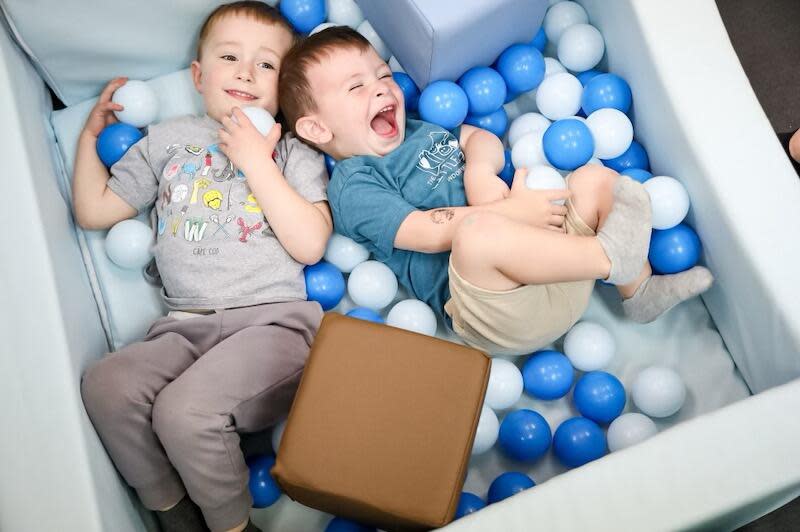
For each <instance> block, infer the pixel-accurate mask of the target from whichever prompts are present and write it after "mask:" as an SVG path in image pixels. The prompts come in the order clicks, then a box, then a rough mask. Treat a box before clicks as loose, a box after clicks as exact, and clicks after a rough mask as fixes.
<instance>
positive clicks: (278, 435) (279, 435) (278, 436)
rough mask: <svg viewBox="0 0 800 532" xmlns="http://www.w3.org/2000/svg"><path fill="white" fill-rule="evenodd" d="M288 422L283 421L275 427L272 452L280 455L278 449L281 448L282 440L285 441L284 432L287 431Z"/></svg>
mask: <svg viewBox="0 0 800 532" xmlns="http://www.w3.org/2000/svg"><path fill="white" fill-rule="evenodd" d="M286 421H287V420H285V419H284V420H283V421H281V422H280V423H278V424H277V425H275V426H274V427H272V438H271V441H272V452H274V453H275V454H278V449H279V448H280V446H281V440H282V439H283V431H284V430H286Z"/></svg>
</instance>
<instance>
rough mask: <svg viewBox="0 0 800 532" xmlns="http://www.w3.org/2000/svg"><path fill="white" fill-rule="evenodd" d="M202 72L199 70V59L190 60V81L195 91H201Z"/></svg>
mask: <svg viewBox="0 0 800 532" xmlns="http://www.w3.org/2000/svg"><path fill="white" fill-rule="evenodd" d="M201 74H202V72H201V71H200V62H199V61H192V82H194V88H195V89H197V92H199V93H201V94H202V93H203V89H202V85H201V84H200V77H201Z"/></svg>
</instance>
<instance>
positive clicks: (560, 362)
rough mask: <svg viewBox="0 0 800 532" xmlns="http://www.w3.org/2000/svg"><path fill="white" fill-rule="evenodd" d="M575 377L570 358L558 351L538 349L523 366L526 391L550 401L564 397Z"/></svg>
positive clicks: (523, 380)
mask: <svg viewBox="0 0 800 532" xmlns="http://www.w3.org/2000/svg"><path fill="white" fill-rule="evenodd" d="M574 378H575V370H574V369H573V367H572V364H571V363H570V361H569V358H567V356H566V355H565V354H564V353H559V352H558V351H551V350H546V351H537V352H535V353H534V354H532V355H531V356H530V357H529V358H528V360H526V361H525V364H524V365H523V366H522V382H523V385H524V386H525V391H526V392H527V393H528V394H529V395H532V396H533V397H535V398H537V399H544V400H546V401H550V400H553V399H558V398H560V397H564V396H565V395H567V392H569V389H570V388H572V381H573V379H574Z"/></svg>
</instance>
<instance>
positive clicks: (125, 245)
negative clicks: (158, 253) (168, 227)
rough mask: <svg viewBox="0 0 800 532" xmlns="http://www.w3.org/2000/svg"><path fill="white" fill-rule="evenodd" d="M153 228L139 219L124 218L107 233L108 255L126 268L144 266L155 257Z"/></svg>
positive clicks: (115, 262) (114, 261)
mask: <svg viewBox="0 0 800 532" xmlns="http://www.w3.org/2000/svg"><path fill="white" fill-rule="evenodd" d="M152 247H153V230H152V229H151V228H150V226H149V225H147V224H145V223H142V222H140V221H139V220H134V219H130V220H123V221H121V222H118V223H116V224H115V225H114V227H112V228H111V229H110V230H109V231H108V234H106V240H105V248H106V255H108V258H109V259H111V262H113V263H114V264H116V265H117V266H119V267H120V268H126V269H132V270H135V269H139V268H144V267H145V266H146V265H147V263H148V262H150V259H151V258H153V251H152Z"/></svg>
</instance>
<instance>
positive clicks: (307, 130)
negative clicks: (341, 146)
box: [294, 115, 333, 146]
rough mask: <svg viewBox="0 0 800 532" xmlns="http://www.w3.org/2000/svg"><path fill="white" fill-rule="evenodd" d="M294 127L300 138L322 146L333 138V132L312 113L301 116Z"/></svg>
mask: <svg viewBox="0 0 800 532" xmlns="http://www.w3.org/2000/svg"><path fill="white" fill-rule="evenodd" d="M294 128H295V131H297V135H298V136H299V137H300V138H303V139H305V140H307V141H308V142H310V143H312V144H316V145H317V146H324V145H325V144H327V143H329V142H330V141H331V140H332V139H333V132H332V131H331V130H330V129H328V127H327V126H326V125H325V123H324V122H322V121H320V120H319V119H318V118H317V117H316V116H314V115H310V116H301V117H300V118H298V119H297V122H296V123H295V127H294Z"/></svg>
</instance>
